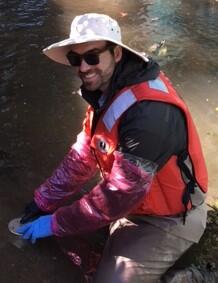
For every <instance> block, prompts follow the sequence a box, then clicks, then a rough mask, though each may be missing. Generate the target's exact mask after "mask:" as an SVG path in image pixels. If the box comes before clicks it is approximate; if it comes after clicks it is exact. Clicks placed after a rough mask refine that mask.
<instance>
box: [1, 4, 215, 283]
mask: <svg viewBox="0 0 218 283" xmlns="http://www.w3.org/2000/svg"><path fill="white" fill-rule="evenodd" d="M84 11H85V12H103V13H107V14H109V15H111V16H112V17H114V18H116V19H117V20H118V21H119V22H120V24H121V26H122V27H123V37H124V40H125V42H127V43H128V44H129V45H131V46H132V47H133V48H137V49H139V50H141V51H146V50H149V47H150V46H151V45H153V44H154V43H157V42H160V41H162V40H165V41H166V43H165V45H166V46H165V47H167V51H166V49H165V51H166V52H165V53H164V55H158V54H155V53H151V55H153V56H154V57H155V58H157V59H158V61H159V62H160V64H161V66H162V68H163V69H164V71H165V72H166V73H167V74H168V75H170V77H171V78H172V80H173V82H174V84H175V85H176V86H177V88H178V90H179V91H180V93H181V94H182V96H183V97H184V98H185V99H186V101H187V103H188V104H189V106H190V109H191V111H192V113H193V115H194V118H195V120H196V123H197V127H198V129H199V132H200V134H201V137H202V143H203V146H204V148H205V154H206V159H207V162H208V168H209V173H210V187H211V188H212V190H211V192H210V196H211V198H212V199H217V198H218V196H217V190H216V188H217V185H218V182H217V178H216V175H217V174H216V173H217V169H218V167H217V166H218V165H217V161H216V159H215V158H214V156H217V148H218V147H217V146H218V126H217V114H218V112H216V107H218V100H217V99H218V98H217V97H218V96H217V88H218V84H217V75H218V74H217V70H218V68H217V67H218V53H217V44H218V36H217V30H218V20H217V15H218V7H217V3H216V1H207V0H204V1H197V0H192V1H186V0H183V1H179V0H178V1H177V0H176V1H170V0H166V1H160V0H156V1H155V0H152V1H148V0H147V1H146V0H140V1H135V0H129V1H124V0H111V1H110V4H109V3H108V1H106V0H96V1H95V2H94V3H91V4H90V2H89V1H73V2H72V1H71V0H60V1H55V0H53V1H45V0H40V1H36V0H29V1H24V0H21V1H15V0H10V1H3V0H0V19H1V22H0V31H1V33H0V49H1V53H0V73H1V78H0V80H1V81H0V116H1V119H0V136H1V140H0V207H1V215H0V230H1V241H0V251H1V257H2V259H4V260H1V261H0V270H1V271H3V272H1V275H0V282H4V283H7V282H10V283H11V282H12V283H13V282H20V283H23V282H33V283H34V282H44V283H46V282H51V283H53V282H62V283H65V282H66V283H67V282H79V281H78V280H79V279H78V278H79V271H78V272H76V270H75V269H74V268H73V267H72V265H71V264H70V263H69V262H68V261H67V260H66V259H65V258H64V257H63V256H62V254H60V252H59V249H58V247H57V244H56V242H54V241H50V240H45V241H41V242H40V241H39V243H37V244H36V245H37V247H35V246H31V245H26V244H24V243H23V242H22V241H20V240H18V238H17V237H15V236H13V235H10V234H9V232H8V230H7V223H8V221H9V220H10V219H12V218H14V217H17V216H18V215H17V213H18V212H19V211H21V210H22V208H23V206H24V204H25V203H26V202H28V201H29V200H30V199H31V198H32V193H33V189H34V187H36V186H38V185H39V184H40V183H41V182H42V181H43V180H44V179H45V178H46V177H47V176H49V175H50V174H51V172H52V170H53V169H54V168H55V167H56V165H57V164H58V163H59V161H60V160H61V159H62V158H63V155H64V154H65V153H66V151H67V150H68V148H69V145H70V144H71V143H72V141H74V140H75V137H76V134H77V133H78V131H79V130H80V124H81V120H82V117H83V113H84V109H85V107H86V105H85V103H84V102H83V101H81V99H80V98H79V97H76V96H75V94H72V90H76V89H77V87H78V86H79V82H78V81H76V80H74V79H73V77H72V72H71V70H70V69H69V68H68V67H65V66H61V65H58V64H56V63H54V62H52V61H50V60H48V59H47V58H46V57H45V56H43V55H42V52H41V50H42V49H43V48H44V47H46V46H47V45H49V44H51V43H53V42H56V41H58V40H61V39H63V38H65V37H66V36H67V35H68V32H69V24H70V22H71V20H72V18H73V17H74V16H75V15H76V14H80V13H83V12H84ZM203 114H204V115H203ZM209 227H210V226H209ZM208 231H209V230H208ZM207 235H208V234H206V236H205V237H204V241H205V243H206V244H207V246H210V243H209V242H207ZM213 245H216V246H217V242H214V241H213ZM208 251H209V249H208ZM208 254H209V253H208ZM33 275H34V276H33Z"/></svg>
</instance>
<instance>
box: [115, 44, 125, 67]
mask: <svg viewBox="0 0 218 283" xmlns="http://www.w3.org/2000/svg"><path fill="white" fill-rule="evenodd" d="M122 54H123V49H122V47H121V46H119V45H117V46H116V47H115V48H114V59H115V62H116V63H118V62H119V61H120V60H121V58H122Z"/></svg>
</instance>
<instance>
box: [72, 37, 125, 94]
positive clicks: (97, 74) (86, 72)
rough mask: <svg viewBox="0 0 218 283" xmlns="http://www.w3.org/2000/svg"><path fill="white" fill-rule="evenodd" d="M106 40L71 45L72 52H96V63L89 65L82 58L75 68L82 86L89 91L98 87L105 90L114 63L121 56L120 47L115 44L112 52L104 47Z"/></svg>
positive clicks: (81, 53) (80, 53)
mask: <svg viewBox="0 0 218 283" xmlns="http://www.w3.org/2000/svg"><path fill="white" fill-rule="evenodd" d="M106 44H107V42H106V41H96V42H88V43H81V44H76V45H74V46H72V49H71V50H72V52H73V53H76V54H79V55H83V54H84V53H87V52H89V53H90V52H92V51H93V52H95V51H96V52H98V51H101V50H104V51H103V52H101V53H99V55H98V56H99V63H98V64H96V65H89V64H88V63H87V62H86V61H85V60H84V59H82V61H81V65H80V66H78V67H75V68H76V71H77V74H78V76H79V77H80V79H81V80H82V82H83V85H84V87H85V88H86V89H87V90H89V91H95V90H97V89H100V90H102V91H105V90H106V89H107V87H108V85H109V83H110V80H111V77H112V75H113V72H114V69H115V65H116V63H117V62H119V61H120V59H121V57H122V48H121V47H120V46H116V47H115V48H114V54H112V53H111V52H110V50H109V49H105V46H106Z"/></svg>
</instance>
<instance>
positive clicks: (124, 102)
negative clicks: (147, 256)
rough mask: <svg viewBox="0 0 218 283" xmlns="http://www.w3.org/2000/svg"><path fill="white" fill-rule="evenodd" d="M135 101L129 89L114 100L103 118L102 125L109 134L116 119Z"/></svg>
mask: <svg viewBox="0 0 218 283" xmlns="http://www.w3.org/2000/svg"><path fill="white" fill-rule="evenodd" d="M136 100H137V99H136V97H135V96H134V94H133V92H132V91H131V90H130V89H128V90H126V91H124V92H123V93H122V94H121V95H120V96H118V97H117V98H116V99H115V100H114V102H113V103H112V104H111V106H110V107H109V108H108V110H107V111H106V113H105V114H104V117H103V123H104V124H105V126H106V128H107V129H108V131H109V132H110V131H111V129H112V128H113V126H114V124H115V123H116V121H117V119H119V118H120V116H121V115H122V114H123V113H124V112H125V111H126V110H127V109H128V108H129V107H130V106H131V105H133V104H134V103H135V102H136Z"/></svg>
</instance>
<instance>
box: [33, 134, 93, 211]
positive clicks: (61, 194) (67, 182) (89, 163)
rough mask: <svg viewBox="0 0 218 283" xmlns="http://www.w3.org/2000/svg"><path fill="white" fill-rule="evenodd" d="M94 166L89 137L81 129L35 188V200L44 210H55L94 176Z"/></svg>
mask: <svg viewBox="0 0 218 283" xmlns="http://www.w3.org/2000/svg"><path fill="white" fill-rule="evenodd" d="M96 168H97V167H96V160H95V157H94V156H93V154H92V152H91V148H90V137H89V136H88V135H87V134H86V133H85V132H84V131H82V132H81V133H80V134H79V135H78V136H77V141H76V143H75V144H73V146H72V147H71V149H70V151H69V152H68V154H67V155H66V156H65V158H64V160H63V161H62V162H61V164H60V165H59V167H58V168H57V169H56V170H55V171H54V172H53V174H52V176H51V177H50V178H48V179H47V180H46V181H45V182H44V183H43V184H42V185H41V186H40V187H39V188H37V189H36V190H35V194H34V200H35V202H36V203H37V205H38V206H39V208H40V209H41V210H43V211H45V212H53V211H55V210H56V209H57V208H58V207H59V206H61V204H62V203H63V201H65V200H66V199H67V198H69V197H70V196H72V195H73V194H74V193H76V192H78V191H79V190H81V188H82V186H83V185H84V184H85V183H86V182H87V181H88V180H89V179H90V178H91V177H93V176H94V174H95V172H96Z"/></svg>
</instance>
